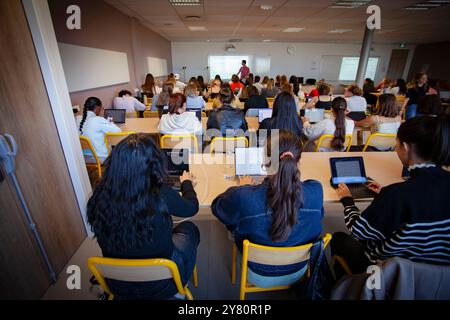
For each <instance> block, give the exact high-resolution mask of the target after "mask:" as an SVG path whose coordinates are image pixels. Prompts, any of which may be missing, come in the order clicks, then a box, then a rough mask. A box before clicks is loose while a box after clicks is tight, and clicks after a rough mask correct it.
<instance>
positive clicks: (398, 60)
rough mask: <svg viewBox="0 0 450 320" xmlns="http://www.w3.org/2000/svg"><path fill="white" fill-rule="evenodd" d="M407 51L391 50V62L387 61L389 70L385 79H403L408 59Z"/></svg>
mask: <svg viewBox="0 0 450 320" xmlns="http://www.w3.org/2000/svg"><path fill="white" fill-rule="evenodd" d="M408 54H409V50H405V49H393V50H392V53H391V60H390V61H389V68H388V71H387V73H386V77H387V78H389V79H392V80H396V79H400V78H402V77H403V72H404V71H405V66H406V60H407V59H408Z"/></svg>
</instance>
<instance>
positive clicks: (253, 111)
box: [245, 109, 259, 117]
mask: <svg viewBox="0 0 450 320" xmlns="http://www.w3.org/2000/svg"><path fill="white" fill-rule="evenodd" d="M245 116H246V117H258V116H259V109H248V110H247V113H246V114H245Z"/></svg>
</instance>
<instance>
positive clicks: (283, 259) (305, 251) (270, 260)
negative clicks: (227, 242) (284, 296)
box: [231, 233, 331, 300]
mask: <svg viewBox="0 0 450 320" xmlns="http://www.w3.org/2000/svg"><path fill="white" fill-rule="evenodd" d="M330 240H331V234H329V233H327V234H325V236H324V237H323V245H324V248H326V246H327V245H328V243H329V242H330ZM312 246H313V243H308V244H304V245H301V246H297V247H268V246H262V245H259V244H254V243H251V242H250V241H248V240H244V242H243V247H242V270H241V287H240V290H239V299H240V300H245V295H246V293H251V292H267V291H277V290H287V289H289V288H290V286H277V287H270V288H259V287H256V286H254V285H252V284H251V283H248V282H247V264H248V262H249V261H250V262H255V263H259V264H265V265H272V266H284V265H290V264H295V263H300V262H304V261H309V255H310V250H311V248H312ZM237 251H238V249H237V246H236V244H233V254H232V267H231V283H232V284H233V285H234V284H235V283H236V260H237ZM309 273H310V270H309V265H308V271H307V272H306V273H305V274H306V275H309Z"/></svg>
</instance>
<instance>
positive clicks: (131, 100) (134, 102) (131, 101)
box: [113, 90, 146, 112]
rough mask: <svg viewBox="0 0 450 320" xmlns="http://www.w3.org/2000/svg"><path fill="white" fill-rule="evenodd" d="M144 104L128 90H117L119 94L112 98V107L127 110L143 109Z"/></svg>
mask: <svg viewBox="0 0 450 320" xmlns="http://www.w3.org/2000/svg"><path fill="white" fill-rule="evenodd" d="M145 108H146V107H145V104H143V103H141V102H139V100H138V99H136V98H135V97H133V96H132V95H131V92H130V91H128V90H122V91H120V92H119V96H118V97H115V98H114V101H113V109H125V110H126V111H127V112H135V111H144V110H145Z"/></svg>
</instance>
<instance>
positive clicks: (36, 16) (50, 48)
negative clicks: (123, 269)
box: [22, 0, 93, 237]
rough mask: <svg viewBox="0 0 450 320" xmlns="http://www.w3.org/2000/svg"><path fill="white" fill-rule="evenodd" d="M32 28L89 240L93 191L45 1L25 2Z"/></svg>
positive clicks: (23, 3)
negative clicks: (88, 213) (90, 201)
mask: <svg viewBox="0 0 450 320" xmlns="http://www.w3.org/2000/svg"><path fill="white" fill-rule="evenodd" d="M22 5H23V7H24V10H25V15H26V17H27V20H28V25H29V27H30V31H31V36H32V38H33V42H34V46H35V49H36V54H37V57H38V61H39V65H40V67H41V71H42V76H43V79H44V83H45V87H46V89H47V94H48V98H49V102H50V105H51V108H52V112H53V117H54V119H55V123H56V128H57V130H58V135H59V139H60V141H61V146H62V149H63V153H64V156H65V159H66V163H67V168H68V170H69V175H70V179H71V180H72V185H73V188H74V191H75V195H76V199H77V202H78V207H79V209H80V214H81V216H82V219H83V223H84V226H85V229H86V233H87V234H88V236H90V237H92V236H93V233H92V231H91V228H90V225H89V223H88V221H87V216H86V205H87V201H88V199H89V197H90V195H91V194H92V187H91V183H90V181H89V176H88V173H87V170H86V165H85V162H84V157H83V152H82V149H81V145H80V143H79V136H78V131H77V128H76V124H75V121H74V116H73V111H72V103H71V100H70V96H69V89H68V87H67V82H66V78H65V75H64V69H63V65H62V61H61V56H60V53H59V49H58V42H57V40H56V34H55V30H54V28H53V22H52V18H51V14H50V8H49V6H48V2H47V1H46V0H22Z"/></svg>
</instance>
